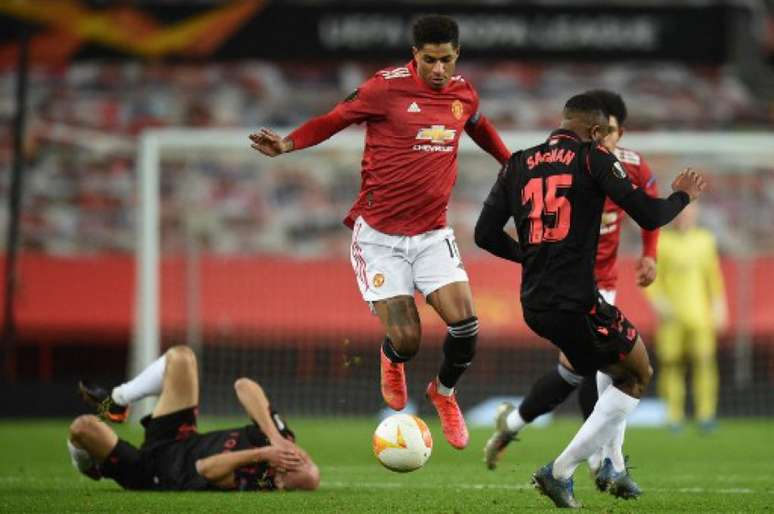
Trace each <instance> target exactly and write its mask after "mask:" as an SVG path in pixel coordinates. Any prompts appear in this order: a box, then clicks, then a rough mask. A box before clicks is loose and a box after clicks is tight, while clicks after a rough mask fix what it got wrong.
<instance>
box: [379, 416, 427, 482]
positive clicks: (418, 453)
mask: <svg viewBox="0 0 774 514" xmlns="http://www.w3.org/2000/svg"><path fill="white" fill-rule="evenodd" d="M373 447H374V455H376V458H377V459H379V462H381V463H382V465H383V466H384V467H385V468H387V469H389V470H392V471H397V472H399V473H406V472H409V471H414V470H417V469H419V468H421V467H422V466H424V465H425V463H426V462H427V459H429V458H430V454H431V453H432V451H433V436H432V435H430V430H429V429H428V428H427V425H426V424H425V422H424V421H422V420H421V419H419V418H418V417H416V416H411V415H409V414H393V415H392V416H390V417H388V418H385V419H384V420H383V421H382V422H381V423H379V426H378V427H376V431H374V437H373Z"/></svg>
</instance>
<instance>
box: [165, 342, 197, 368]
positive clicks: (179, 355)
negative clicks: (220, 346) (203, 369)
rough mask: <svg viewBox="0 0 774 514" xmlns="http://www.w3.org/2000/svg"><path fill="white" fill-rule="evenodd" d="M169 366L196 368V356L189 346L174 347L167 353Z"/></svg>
mask: <svg viewBox="0 0 774 514" xmlns="http://www.w3.org/2000/svg"><path fill="white" fill-rule="evenodd" d="M166 356H167V366H169V365H171V364H173V363H174V364H176V365H181V366H191V367H196V354H195V353H194V352H193V350H191V348H189V347H188V346H184V345H178V346H173V347H172V348H170V349H169V350H167V353H166Z"/></svg>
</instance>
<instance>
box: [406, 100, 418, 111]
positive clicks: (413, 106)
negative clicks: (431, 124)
mask: <svg viewBox="0 0 774 514" xmlns="http://www.w3.org/2000/svg"><path fill="white" fill-rule="evenodd" d="M406 112H422V109H420V108H419V106H418V105H417V103H416V102H411V105H409V106H408V109H406Z"/></svg>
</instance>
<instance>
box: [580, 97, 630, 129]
mask: <svg viewBox="0 0 774 514" xmlns="http://www.w3.org/2000/svg"><path fill="white" fill-rule="evenodd" d="M586 94H587V95H591V96H593V97H594V98H596V99H597V100H599V102H600V103H601V104H602V105H604V106H605V110H607V114H608V115H609V116H615V119H616V120H618V125H620V126H621V127H623V124H624V122H625V121H626V116H627V114H628V112H627V110H626V102H624V99H623V97H621V95H619V94H618V93H614V92H612V91H608V90H607V89H592V90H591V91H586Z"/></svg>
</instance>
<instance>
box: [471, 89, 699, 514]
mask: <svg viewBox="0 0 774 514" xmlns="http://www.w3.org/2000/svg"><path fill="white" fill-rule="evenodd" d="M562 114H563V119H562V123H561V126H560V128H559V129H558V130H555V131H554V132H552V133H551V135H550V136H549V137H548V139H547V140H546V141H545V142H544V143H542V144H540V145H538V146H535V147H533V148H529V149H527V150H522V151H519V152H516V153H514V154H513V155H512V156H511V158H510V160H509V161H508V163H507V164H506V166H505V167H504V168H503V170H502V171H501V172H500V175H499V177H498V179H497V182H496V183H495V185H494V187H493V188H492V191H491V193H490V194H489V197H488V198H487V200H486V201H485V204H484V208H483V210H482V211H481V215H480V217H479V220H478V223H477V224H476V231H475V237H476V243H477V244H478V245H479V246H480V247H481V248H484V249H485V250H487V251H489V252H491V253H492V254H494V255H496V256H498V257H501V258H504V259H508V260H511V261H514V262H518V263H521V264H522V266H523V267H522V281H521V304H522V310H523V313H524V320H525V321H526V323H527V325H528V326H529V327H530V328H531V329H532V330H533V331H534V332H535V333H537V334H538V335H539V336H541V337H544V338H546V339H548V340H549V341H551V342H552V343H553V344H554V345H556V346H558V347H559V349H561V350H562V352H564V354H565V355H566V356H567V358H568V359H569V361H570V363H571V364H572V366H573V368H574V369H575V370H576V372H577V373H578V374H581V375H590V374H592V373H594V372H595V371H597V370H599V371H602V372H603V373H605V374H606V375H608V376H609V377H610V379H611V383H612V386H613V387H607V388H605V389H604V391H600V396H599V400H598V402H597V405H596V407H595V409H594V412H593V413H592V414H591V416H589V418H588V419H587V420H586V422H585V423H584V424H583V426H582V427H581V429H580V430H579V431H578V433H577V434H576V435H575V437H574V438H573V440H572V441H571V442H570V444H569V446H568V447H567V448H566V449H565V450H564V451H563V452H562V454H561V455H559V457H557V458H556V459H555V460H554V461H553V462H551V463H549V464H547V465H546V466H544V467H543V468H541V469H539V470H538V471H537V472H536V473H535V474H534V475H533V482H534V483H535V486H536V487H537V488H538V489H539V490H540V491H541V492H542V493H543V494H546V495H547V496H548V497H549V498H551V500H553V502H554V503H555V504H556V506H558V507H579V506H580V503H579V502H578V501H577V500H576V499H575V496H574V494H573V481H572V476H573V473H574V472H575V469H576V468H577V466H578V465H579V464H580V463H581V462H583V461H585V460H586V459H587V458H588V457H589V456H590V455H591V454H592V453H593V452H595V451H597V450H598V449H600V448H602V447H603V446H606V445H609V446H610V447H611V448H612V447H615V448H618V451H620V447H621V446H622V444H623V434H624V430H625V422H626V416H627V415H628V414H629V413H630V412H631V411H632V410H634V408H635V407H636V406H637V404H638V403H639V398H640V396H641V395H642V393H643V391H644V390H645V388H646V387H647V385H648V383H649V382H650V379H651V376H652V374H653V369H652V368H651V366H650V360H649V358H648V353H647V350H646V349H645V345H644V343H643V342H642V339H641V338H640V336H639V334H638V333H637V330H636V328H635V327H634V326H633V325H632V324H631V323H630V322H629V321H628V320H627V319H626V318H625V317H624V316H623V314H622V313H621V312H620V311H619V310H618V309H617V308H616V307H615V306H613V305H609V304H607V303H606V302H605V301H604V300H603V299H602V298H601V297H600V296H599V294H598V292H597V287H596V284H595V281H594V261H595V258H596V252H597V240H598V238H599V226H600V221H601V216H602V208H603V204H604V202H605V197H606V196H607V197H610V198H611V199H612V200H613V201H614V202H615V203H617V204H618V205H619V206H621V207H622V208H623V209H624V210H625V211H626V213H627V214H629V216H631V218H632V219H634V221H636V222H637V224H639V225H640V226H641V227H643V228H646V229H649V230H652V229H655V228H658V227H660V226H663V225H665V224H667V223H669V222H670V221H671V220H672V219H673V218H674V217H675V216H677V214H678V213H679V212H680V211H681V210H682V209H683V208H684V207H685V206H686V205H687V204H688V203H689V202H690V201H691V200H693V199H695V198H697V197H698V196H699V195H700V193H701V191H703V189H704V187H705V182H704V179H703V178H702V177H701V175H699V174H698V173H696V172H695V171H692V170H690V169H687V170H685V171H683V172H682V173H680V174H679V175H678V176H677V178H675V180H674V182H673V183H672V189H673V190H674V193H672V194H671V195H670V196H669V197H668V198H666V199H661V198H652V197H650V196H648V195H647V194H645V192H644V191H642V190H641V189H638V188H637V187H635V186H634V185H633V184H632V183H631V182H630V181H629V179H628V177H627V175H626V171H625V169H624V168H623V166H622V165H621V164H620V163H619V162H618V160H617V159H616V158H615V156H614V155H613V154H611V153H610V152H609V151H607V150H606V149H605V148H604V147H602V146H601V145H599V144H598V143H599V142H601V140H602V139H603V138H604V136H605V135H606V134H607V131H608V122H607V120H608V113H607V112H606V110H605V108H604V106H603V105H602V104H601V103H600V102H599V101H598V100H597V99H596V98H594V97H593V96H591V95H587V94H582V95H576V96H574V97H572V98H570V100H568V101H567V103H566V104H565V107H564V111H563V113H562ZM510 218H513V219H514V221H515V223H516V230H517V234H518V241H515V240H514V239H513V238H511V237H510V236H509V235H508V234H507V233H505V232H504V231H503V227H504V226H505V224H506V223H507V221H508V220H509V219H510ZM608 480H609V481H610V484H609V491H610V492H611V493H613V494H614V495H616V496H619V497H624V498H629V497H636V496H637V495H638V494H639V488H638V487H637V486H636V484H634V482H633V481H632V480H631V478H630V477H629V475H628V472H627V471H626V469H625V468H624V469H618V470H614V471H613V472H612V473H611V474H610V476H609V477H608Z"/></svg>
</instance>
